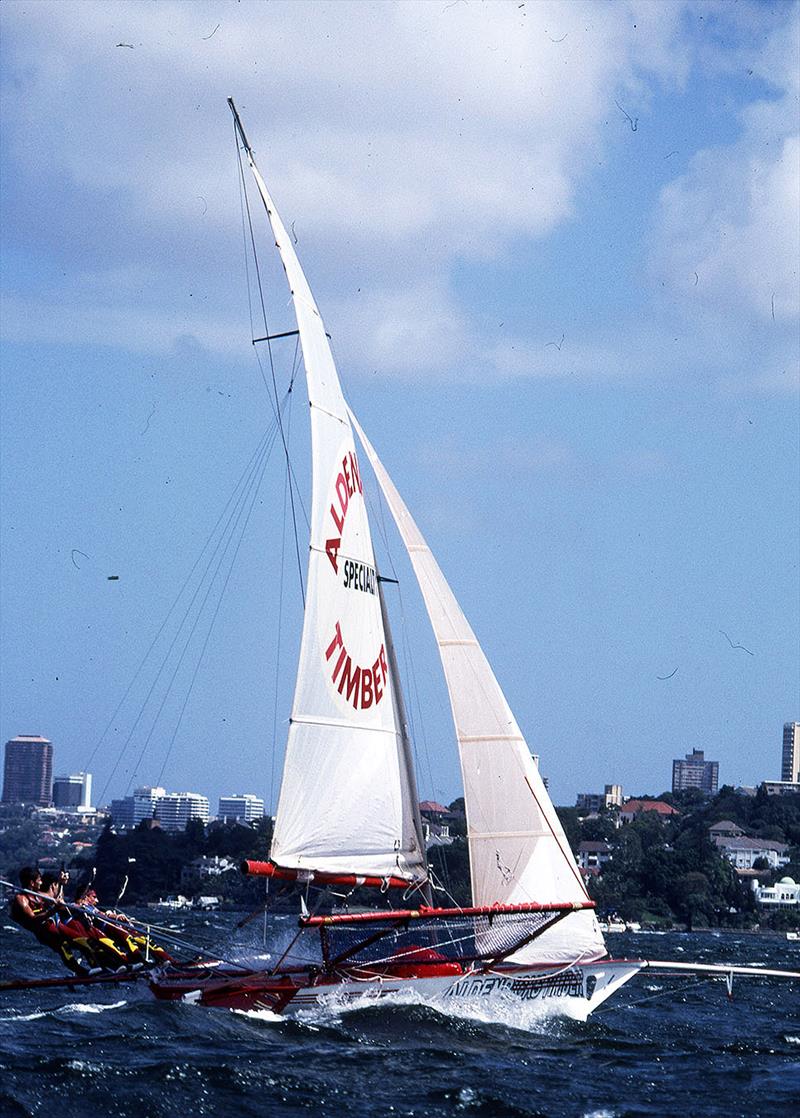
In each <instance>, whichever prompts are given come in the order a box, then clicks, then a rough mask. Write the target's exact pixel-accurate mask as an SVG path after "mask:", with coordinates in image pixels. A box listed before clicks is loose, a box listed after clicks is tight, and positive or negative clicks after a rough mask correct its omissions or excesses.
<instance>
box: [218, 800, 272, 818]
mask: <svg viewBox="0 0 800 1118" xmlns="http://www.w3.org/2000/svg"><path fill="white" fill-rule="evenodd" d="M217 818H218V819H221V820H222V821H223V822H225V823H233V822H237V823H252V821H253V820H254V819H263V818H264V801H263V800H262V799H259V797H258V796H254V795H252V794H251V793H250V792H237V793H236V795H234V796H220V798H219V811H218V812H217Z"/></svg>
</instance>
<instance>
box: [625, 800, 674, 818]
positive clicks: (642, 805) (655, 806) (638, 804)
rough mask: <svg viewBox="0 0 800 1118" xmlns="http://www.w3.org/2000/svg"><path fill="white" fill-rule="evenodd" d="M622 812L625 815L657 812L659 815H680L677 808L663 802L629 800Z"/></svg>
mask: <svg viewBox="0 0 800 1118" xmlns="http://www.w3.org/2000/svg"><path fill="white" fill-rule="evenodd" d="M620 811H621V812H622V813H623V814H625V813H626V812H627V813H629V814H630V813H632V812H640V811H657V812H658V814H659V815H680V812H679V811H678V810H677V808H674V807H670V805H669V804H665V803H664V801H663V800H627V801H626V803H624V804H623V805H622V807H621V808H620Z"/></svg>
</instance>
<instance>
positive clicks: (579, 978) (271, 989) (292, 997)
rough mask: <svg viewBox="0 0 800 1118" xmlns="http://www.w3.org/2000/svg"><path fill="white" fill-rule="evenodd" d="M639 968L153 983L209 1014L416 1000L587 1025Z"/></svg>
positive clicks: (448, 968)
mask: <svg viewBox="0 0 800 1118" xmlns="http://www.w3.org/2000/svg"><path fill="white" fill-rule="evenodd" d="M641 967H642V963H641V962H640V961H638V960H628V959H605V960H600V961H597V962H593V963H579V964H575V965H572V966H568V967H564V966H563V965H559V966H542V965H539V966H535V967H526V966H516V965H513V964H509V963H506V964H502V965H497V966H495V967H492V968H491V969H482V970H481V969H472V970H471V969H469V968H467V967H463V966H461V965H460V964H457V963H445V964H441V965H440V966H438V967H433V968H422V967H399V968H395V969H394V970H393V971H392V970H383V971H370V970H368V969H366V968H357V969H356V968H353V969H346V970H342V971H340V972H339V973H338V974H337V975H336V976H335V977H333V976H329V975H322V974H315V973H314V972H309V971H305V970H304V971H286V972H283V973H281V972H279V973H277V974H274V975H273V974H264V973H258V972H252V973H246V974H240V975H231V974H224V975H223V974H222V973H219V972H218V973H216V974H213V975H211V976H209V974H208V971H207V969H205V968H204V970H203V973H202V976H201V975H200V974H199V973H198V974H195V975H193V974H192V972H191V970H190V969H189V968H187V969H184V970H175V969H171V968H165V970H164V971H163V972H162V973H161V974H160V975H158V976H156V977H155V978H154V979H153V980H152V981H151V984H150V985H151V989H152V990H153V993H154V994H155V995H156V997H157V998H160V999H163V1000H169V1001H178V1000H180V1001H184V1002H190V1003H193V1004H199V1005H203V1006H209V1007H218V1008H226V1009H240V1010H265V1009H267V1010H271V1011H272V1012H274V1013H279V1014H285V1015H287V1016H294V1015H296V1014H298V1013H301V1012H303V1011H304V1010H306V1011H308V1010H315V1009H319V1008H321V1007H326V1006H327V1007H329V1008H334V1009H335V1008H346V1007H348V1006H351V1005H354V1004H358V1005H362V1004H364V1003H370V1002H377V1001H382V1000H386V999H389V1000H391V999H402V1000H406V999H408V1000H412V1001H413V1000H419V1001H423V1002H425V1003H427V1004H432V1005H435V1006H437V1007H438V1008H441V1009H443V1010H445V1011H446V1010H447V1009H448V1008H450V1009H454V1010H458V1009H460V1010H462V1011H463V1010H469V1008H470V1007H471V1006H474V1005H480V1006H484V1007H486V1008H489V1007H490V1006H491V1004H492V1003H495V1004H497V1003H503V1004H504V1005H506V1006H508V1005H514V1004H515V1003H518V1004H519V1005H520V1006H525V1007H526V1008H531V1009H535V1010H536V1011H537V1012H538V1011H541V1014H542V1015H543V1016H554V1017H568V1018H572V1019H574V1020H578V1021H585V1020H586V1018H587V1017H588V1016H589V1014H590V1013H591V1012H592V1011H593V1010H595V1009H597V1007H598V1006H599V1005H601V1004H602V1003H603V1002H604V1001H605V1000H606V999H607V998H608V997H610V996H611V995H612V994H613V993H614V992H615V991H616V990H618V989H619V988H620V987H621V986H622V985H623V984H624V983H625V982H627V981H628V980H629V979H630V978H632V977H633V976H634V975H635V974H636V973H637V972H638V971H639V970H640V969H641Z"/></svg>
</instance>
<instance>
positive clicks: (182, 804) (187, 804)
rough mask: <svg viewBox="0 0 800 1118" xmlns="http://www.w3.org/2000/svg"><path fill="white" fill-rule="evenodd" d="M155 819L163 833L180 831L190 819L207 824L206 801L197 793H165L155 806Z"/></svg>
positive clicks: (205, 798)
mask: <svg viewBox="0 0 800 1118" xmlns="http://www.w3.org/2000/svg"><path fill="white" fill-rule="evenodd" d="M156 819H157V820H158V821H159V823H160V824H161V826H162V827H163V828H164V830H165V831H182V830H184V829H185V827H186V824H187V823H188V822H189V820H190V819H200V820H201V821H202V822H203V823H207V822H208V799H207V797H206V796H201V795H199V794H198V793H197V792H167V794H166V795H165V796H162V797H161V799H160V800H159V801H158V803H157V804H156Z"/></svg>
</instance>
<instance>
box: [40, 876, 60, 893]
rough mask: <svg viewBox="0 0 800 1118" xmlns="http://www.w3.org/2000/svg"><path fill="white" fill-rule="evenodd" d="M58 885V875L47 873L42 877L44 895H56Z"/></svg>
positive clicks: (41, 889)
mask: <svg viewBox="0 0 800 1118" xmlns="http://www.w3.org/2000/svg"><path fill="white" fill-rule="evenodd" d="M58 885H59V881H58V875H57V874H55V873H46V874H43V875H42V882H41V886H40V891H41V892H42V893H51V894H55V892H56V890H57V889H58Z"/></svg>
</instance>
